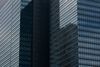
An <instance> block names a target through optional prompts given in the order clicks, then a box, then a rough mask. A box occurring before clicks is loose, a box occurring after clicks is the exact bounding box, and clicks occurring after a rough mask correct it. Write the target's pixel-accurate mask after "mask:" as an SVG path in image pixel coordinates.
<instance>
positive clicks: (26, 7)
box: [0, 0, 49, 67]
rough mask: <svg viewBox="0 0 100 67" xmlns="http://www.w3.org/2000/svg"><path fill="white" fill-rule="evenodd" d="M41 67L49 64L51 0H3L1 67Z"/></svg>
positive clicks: (0, 29)
mask: <svg viewBox="0 0 100 67" xmlns="http://www.w3.org/2000/svg"><path fill="white" fill-rule="evenodd" d="M33 4H34V5H33ZM33 10H34V11H33ZM33 16H34V17H33ZM41 66H43V67H49V1H47V0H1V1H0V67H41Z"/></svg>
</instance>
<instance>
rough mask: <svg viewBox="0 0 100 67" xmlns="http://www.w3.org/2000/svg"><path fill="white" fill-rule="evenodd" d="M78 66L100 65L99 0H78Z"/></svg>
mask: <svg viewBox="0 0 100 67" xmlns="http://www.w3.org/2000/svg"><path fill="white" fill-rule="evenodd" d="M78 57H79V67H100V1H99V0H79V1H78Z"/></svg>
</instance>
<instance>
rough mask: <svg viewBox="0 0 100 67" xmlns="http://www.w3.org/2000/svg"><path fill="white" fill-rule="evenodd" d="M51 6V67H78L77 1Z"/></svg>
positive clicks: (63, 0)
mask: <svg viewBox="0 0 100 67" xmlns="http://www.w3.org/2000/svg"><path fill="white" fill-rule="evenodd" d="M50 4H51V5H50V67H77V66H78V48H77V47H78V33H77V32H78V28H77V0H50Z"/></svg>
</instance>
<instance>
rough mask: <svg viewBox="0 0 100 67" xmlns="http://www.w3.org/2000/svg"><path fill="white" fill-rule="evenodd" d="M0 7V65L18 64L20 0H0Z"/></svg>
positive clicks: (9, 66)
mask: <svg viewBox="0 0 100 67" xmlns="http://www.w3.org/2000/svg"><path fill="white" fill-rule="evenodd" d="M1 3H3V5H2V7H1V8H0V67H18V66H19V41H20V38H19V37H20V34H19V33H20V0H2V1H0V4H1Z"/></svg>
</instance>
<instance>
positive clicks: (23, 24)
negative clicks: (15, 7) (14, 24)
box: [19, 0, 33, 67]
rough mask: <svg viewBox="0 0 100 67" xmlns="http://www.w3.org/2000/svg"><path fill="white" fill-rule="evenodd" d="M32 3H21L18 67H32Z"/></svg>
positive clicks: (26, 1) (30, 1)
mask: <svg viewBox="0 0 100 67" xmlns="http://www.w3.org/2000/svg"><path fill="white" fill-rule="evenodd" d="M32 40H33V1H32V0H22V1H21V14H20V51H19V52H20V54H19V67H32V52H33V51H32V45H33V41H32Z"/></svg>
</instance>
